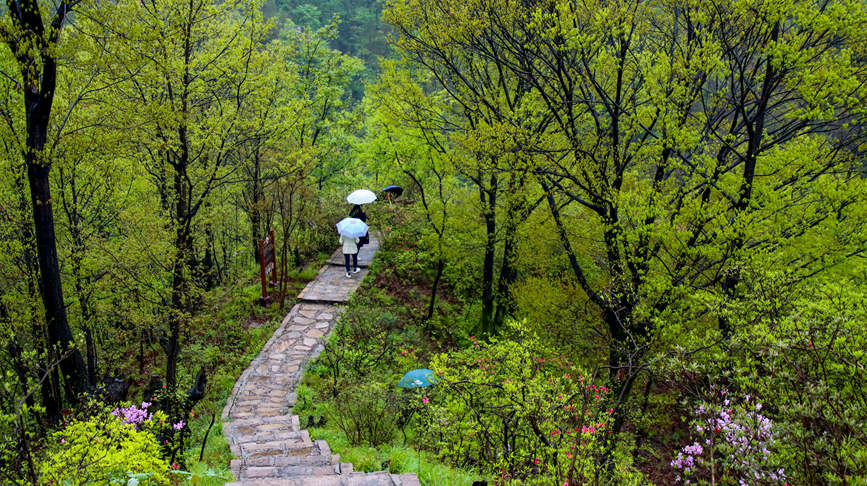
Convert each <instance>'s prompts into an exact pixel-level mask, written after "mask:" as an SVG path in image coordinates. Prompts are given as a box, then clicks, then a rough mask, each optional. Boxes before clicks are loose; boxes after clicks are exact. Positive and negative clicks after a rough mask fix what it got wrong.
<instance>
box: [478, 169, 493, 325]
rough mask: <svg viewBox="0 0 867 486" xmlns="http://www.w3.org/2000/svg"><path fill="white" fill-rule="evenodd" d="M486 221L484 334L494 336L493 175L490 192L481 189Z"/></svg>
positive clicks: (480, 194)
mask: <svg viewBox="0 0 867 486" xmlns="http://www.w3.org/2000/svg"><path fill="white" fill-rule="evenodd" d="M479 196H480V198H481V201H482V211H484V219H485V258H484V261H483V263H482V332H483V333H485V334H487V335H489V336H490V335H493V334H494V333H495V332H496V329H495V328H494V252H495V251H496V243H497V241H496V237H497V235H496V231H497V221H496V204H497V176H496V175H494V174H491V185H490V189H489V190H485V189H484V188H483V187H480V188H479Z"/></svg>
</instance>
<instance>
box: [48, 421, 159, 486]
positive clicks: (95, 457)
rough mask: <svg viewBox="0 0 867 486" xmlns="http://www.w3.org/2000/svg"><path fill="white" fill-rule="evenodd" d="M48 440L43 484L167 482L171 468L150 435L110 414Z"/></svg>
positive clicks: (72, 426)
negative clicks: (132, 480)
mask: <svg viewBox="0 0 867 486" xmlns="http://www.w3.org/2000/svg"><path fill="white" fill-rule="evenodd" d="M51 440H52V444H51V446H50V447H49V451H48V455H47V457H46V459H45V460H44V461H43V462H42V463H41V464H40V468H39V470H40V475H41V477H42V481H43V482H44V483H45V484H54V485H62V486H67V485H68V486H72V485H84V484H122V485H126V484H129V481H130V479H134V480H135V481H137V483H136V482H135V481H134V482H133V484H139V485H162V484H168V483H169V479H168V471H169V464H168V462H166V461H165V460H164V459H163V458H162V454H161V453H160V447H159V444H157V442H156V439H155V438H154V436H153V435H152V434H150V433H149V432H146V431H142V430H137V428H136V427H135V426H134V425H133V424H131V423H124V422H123V420H122V419H121V418H118V417H115V416H114V415H111V414H109V413H105V412H103V413H100V414H98V415H95V416H93V417H91V418H89V419H87V420H79V421H74V422H72V423H70V424H69V425H68V426H67V427H66V428H64V429H63V430H60V431H58V432H55V433H54V434H52V436H51Z"/></svg>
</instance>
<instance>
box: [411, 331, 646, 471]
mask: <svg viewBox="0 0 867 486" xmlns="http://www.w3.org/2000/svg"><path fill="white" fill-rule="evenodd" d="M522 341H523V342H517V341H512V340H504V341H496V340H495V341H493V342H492V343H490V344H486V343H482V342H479V341H475V342H474V344H473V345H472V346H471V347H470V348H468V349H465V350H463V351H460V352H457V353H452V354H443V355H440V356H438V357H437V358H435V359H434V362H433V363H432V368H433V369H434V373H435V374H436V377H437V379H438V380H439V382H438V383H437V385H436V386H435V387H434V388H435V389H432V390H431V391H430V392H429V396H424V397H422V401H423V402H424V403H425V404H426V405H428V406H427V407H426V410H424V411H422V416H423V420H424V421H425V422H426V423H425V427H424V430H426V433H427V435H428V437H427V438H428V439H429V442H434V443H436V444H437V447H438V450H439V452H440V454H441V456H443V457H445V458H448V459H450V460H451V461H452V462H454V463H457V464H460V465H461V466H471V467H472V466H477V467H480V468H481V469H482V470H484V471H486V472H488V473H490V474H492V475H495V476H499V477H500V479H501V480H502V481H508V480H511V479H522V480H523V481H524V482H525V483H526V484H558V485H562V484H569V485H577V484H585V483H586V482H588V481H597V480H598V476H600V475H601V476H605V475H607V474H609V473H610V472H611V470H609V469H608V468H607V466H603V467H600V466H599V465H600V464H601V463H602V462H603V458H604V456H603V453H604V451H605V449H606V441H607V440H608V439H609V438H610V436H609V434H608V428H609V422H610V416H611V410H610V409H608V408H607V407H606V401H607V397H606V394H607V393H608V389H607V388H606V387H605V386H603V385H598V384H595V383H593V381H592V379H591V378H590V377H588V376H587V374H586V373H583V372H582V371H581V370H580V369H579V368H578V367H577V366H576V365H575V364H574V363H572V362H571V361H570V360H568V359H567V358H566V357H565V356H556V355H553V356H552V355H551V354H550V353H541V352H539V351H540V349H539V348H538V346H537V343H538V340H537V339H536V338H535V337H533V336H527V335H524V336H523V338H522ZM618 454H619V452H618ZM628 469H629V468H619V469H615V468H612V470H613V473H614V474H615V475H616V476H618V477H617V478H616V481H617V482H618V484H625V483H628V482H632V481H635V479H634V478H630V476H631V475H632V471H629V470H628Z"/></svg>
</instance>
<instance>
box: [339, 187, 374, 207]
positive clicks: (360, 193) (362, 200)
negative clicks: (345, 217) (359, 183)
mask: <svg viewBox="0 0 867 486" xmlns="http://www.w3.org/2000/svg"><path fill="white" fill-rule="evenodd" d="M346 201H347V202H349V204H369V203H372V202H373V201H376V194H374V193H373V191H368V190H367V189H357V190H355V191H352V194H350V195H348V196H346Z"/></svg>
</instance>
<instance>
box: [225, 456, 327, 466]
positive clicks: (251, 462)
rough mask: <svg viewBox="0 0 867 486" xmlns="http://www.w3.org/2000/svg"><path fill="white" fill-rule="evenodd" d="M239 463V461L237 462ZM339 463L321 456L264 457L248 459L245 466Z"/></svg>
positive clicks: (324, 464) (325, 464)
mask: <svg viewBox="0 0 867 486" xmlns="http://www.w3.org/2000/svg"><path fill="white" fill-rule="evenodd" d="M239 462H240V461H239ZM338 462H339V460H338V461H335V460H333V459H332V458H331V457H328V456H323V455H315V456H264V457H254V458H250V459H248V460H247V461H245V462H244V464H243V465H245V466H276V467H283V466H333V465H334V464H337V463H338Z"/></svg>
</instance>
